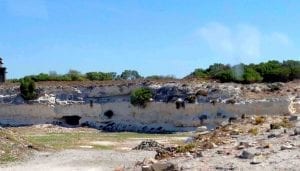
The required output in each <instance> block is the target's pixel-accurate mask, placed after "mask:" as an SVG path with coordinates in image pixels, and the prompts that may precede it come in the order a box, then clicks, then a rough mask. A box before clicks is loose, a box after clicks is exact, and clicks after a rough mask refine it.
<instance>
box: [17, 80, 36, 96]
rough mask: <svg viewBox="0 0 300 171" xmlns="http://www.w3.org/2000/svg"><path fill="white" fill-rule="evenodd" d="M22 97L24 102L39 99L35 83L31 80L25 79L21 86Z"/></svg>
mask: <svg viewBox="0 0 300 171" xmlns="http://www.w3.org/2000/svg"><path fill="white" fill-rule="evenodd" d="M20 91H21V96H22V97H23V99H24V100H34V99H36V98H37V93H36V86H35V82H34V81H33V80H31V79H23V80H22V81H21V84H20Z"/></svg>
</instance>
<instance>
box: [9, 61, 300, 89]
mask: <svg viewBox="0 0 300 171" xmlns="http://www.w3.org/2000/svg"><path fill="white" fill-rule="evenodd" d="M185 78H196V79H215V80H219V81H221V82H237V83H246V84H248V83H256V82H287V81H292V80H294V79H299V78H300V61H298V60H287V61H283V62H279V61H276V60H271V61H268V62H262V63H259V64H249V65H246V64H243V63H241V64H238V65H234V66H230V65H225V64H221V63H215V64H213V65H210V66H209V67H208V68H207V69H202V68H197V69H195V70H194V71H193V72H192V73H191V74H189V75H187V76H186V77H185ZM23 79H31V80H33V81H35V82H39V81H84V80H90V81H105V80H136V79H152V80H153V79H154V80H163V79H175V77H174V76H162V75H153V76H148V77H145V78H144V77H143V76H141V75H140V74H139V72H138V71H135V70H124V71H123V72H122V73H121V74H120V75H118V74H117V73H115V72H88V73H85V74H82V73H81V72H79V71H76V70H70V71H69V72H68V73H66V74H62V75H60V74H57V73H56V72H55V71H52V72H50V73H49V74H45V73H40V74H38V75H30V76H26V77H24V78H22V79H20V80H11V81H12V82H21V81H22V80H23Z"/></svg>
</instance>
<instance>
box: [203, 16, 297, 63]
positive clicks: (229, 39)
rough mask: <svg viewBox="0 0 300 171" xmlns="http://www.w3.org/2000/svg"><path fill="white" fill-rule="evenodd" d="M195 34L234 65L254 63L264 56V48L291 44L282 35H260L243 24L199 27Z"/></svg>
mask: <svg viewBox="0 0 300 171" xmlns="http://www.w3.org/2000/svg"><path fill="white" fill-rule="evenodd" d="M197 34H198V35H199V36H200V37H201V39H202V40H203V41H204V42H206V43H207V44H208V46H209V48H210V49H211V50H212V51H213V52H214V53H216V54H217V55H219V56H221V57H223V58H224V57H226V58H227V59H226V60H227V61H228V62H234V63H238V62H256V61H257V59H258V58H260V57H261V56H263V55H266V54H265V53H264V52H266V51H267V50H266V49H264V47H268V46H269V47H274V46H275V45H285V46H289V45H291V44H292V42H291V40H290V39H289V37H288V36H287V35H285V34H283V33H280V32H272V33H262V32H261V31H260V30H259V29H258V28H256V27H254V26H251V25H245V24H240V25H237V26H236V27H228V26H225V25H223V24H221V23H216V22H214V23H209V24H207V25H205V26H203V27H201V28H200V29H199V30H198V31H197Z"/></svg>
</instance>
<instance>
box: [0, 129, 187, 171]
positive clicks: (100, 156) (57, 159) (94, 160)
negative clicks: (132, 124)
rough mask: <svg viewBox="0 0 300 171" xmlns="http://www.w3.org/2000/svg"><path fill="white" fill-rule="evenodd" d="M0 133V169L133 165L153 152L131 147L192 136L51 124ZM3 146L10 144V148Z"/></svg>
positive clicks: (177, 141)
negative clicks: (152, 141) (110, 131)
mask: <svg viewBox="0 0 300 171" xmlns="http://www.w3.org/2000/svg"><path fill="white" fill-rule="evenodd" d="M0 133H2V135H1V136H2V138H4V140H2V141H0V152H1V153H0V163H1V164H0V170H4V171H6V170H7V171H23V170H32V171H35V170H36V171H40V170H55V171H56V170H63V171H74V170H75V171H76V170H97V171H99V170H100V171H101V170H103V171H106V170H114V169H115V168H117V167H119V166H122V167H125V168H129V167H130V168H132V167H134V165H135V163H136V162H137V161H140V160H143V159H144V158H146V157H147V158H154V156H155V151H133V150H131V149H132V148H134V147H135V146H137V145H138V144H139V143H140V142H141V141H143V140H148V139H151V140H155V141H157V142H159V143H162V144H166V145H174V144H183V143H184V140H186V138H187V137H188V136H190V135H191V133H178V134H143V133H131V132H120V133H107V132H102V131H99V130H96V129H92V128H66V127H60V126H54V125H35V126H28V127H15V128H1V129H0ZM3 134H4V135H3ZM5 141H7V142H5ZM5 146H12V149H6V148H5ZM16 146H17V148H15V147H16Z"/></svg>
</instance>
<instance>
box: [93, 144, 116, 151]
mask: <svg viewBox="0 0 300 171" xmlns="http://www.w3.org/2000/svg"><path fill="white" fill-rule="evenodd" d="M113 148H114V147H113V146H110V145H109V146H106V145H93V149H96V150H112V149H113Z"/></svg>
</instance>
